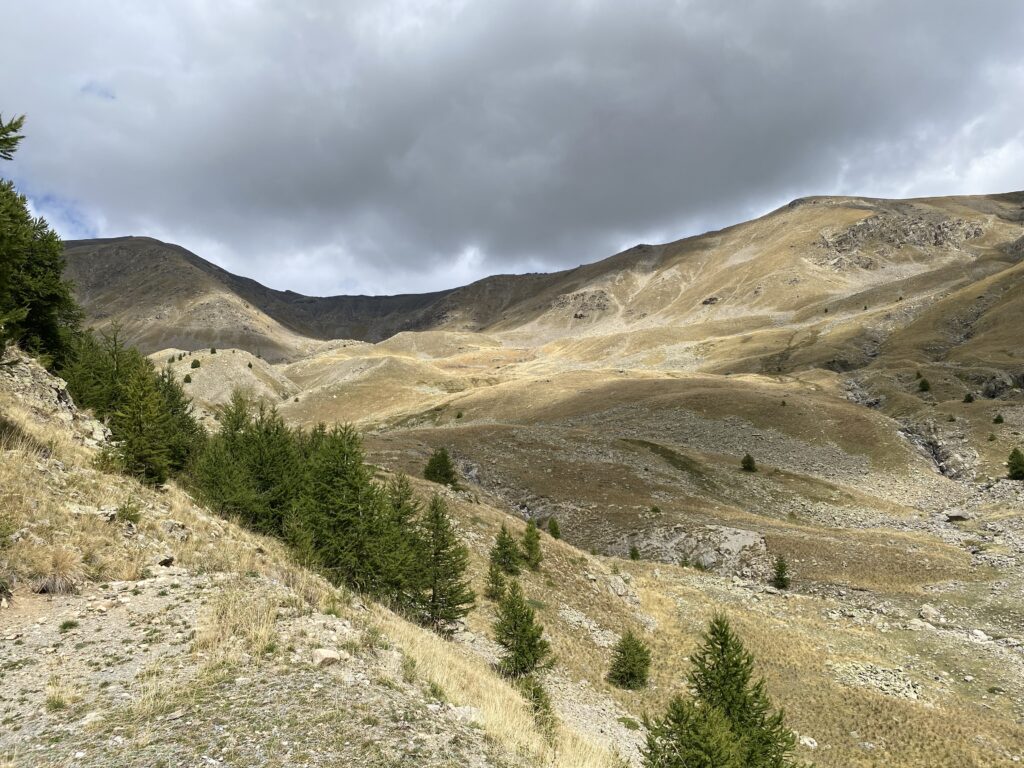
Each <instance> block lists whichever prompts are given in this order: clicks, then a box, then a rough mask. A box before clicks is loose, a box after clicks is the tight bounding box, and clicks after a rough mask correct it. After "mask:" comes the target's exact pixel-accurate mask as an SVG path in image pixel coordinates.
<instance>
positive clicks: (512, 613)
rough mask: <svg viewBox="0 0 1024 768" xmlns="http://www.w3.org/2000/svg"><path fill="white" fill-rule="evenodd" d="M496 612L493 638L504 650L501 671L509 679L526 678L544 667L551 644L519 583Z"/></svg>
mask: <svg viewBox="0 0 1024 768" xmlns="http://www.w3.org/2000/svg"><path fill="white" fill-rule="evenodd" d="M497 613H498V616H497V620H496V621H495V623H494V639H495V640H496V641H497V643H498V645H500V646H501V647H502V648H503V649H504V650H505V653H504V655H503V656H502V657H501V660H500V661H499V662H498V670H499V671H500V672H501V673H502V674H503V675H505V676H507V677H525V676H526V675H529V674H530V673H532V672H534V671H535V670H536V669H537V668H538V667H540V666H541V665H542V664H544V662H545V660H546V659H547V658H548V657H549V656H550V654H551V645H550V644H549V643H548V641H547V640H545V639H544V627H543V626H541V625H540V624H538V623H537V620H536V615H535V614H534V611H533V608H531V607H530V605H529V603H527V602H526V599H525V598H524V597H523V590H522V587H520V586H519V582H518V581H514V580H513V581H512V583H511V584H509V587H508V590H507V591H506V592H505V596H504V597H503V598H502V600H501V602H500V603H499V604H498V612H497Z"/></svg>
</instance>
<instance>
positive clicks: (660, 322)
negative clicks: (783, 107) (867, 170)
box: [66, 193, 1024, 370]
mask: <svg viewBox="0 0 1024 768" xmlns="http://www.w3.org/2000/svg"><path fill="white" fill-rule="evenodd" d="M1022 221H1024V193H1014V194H1007V195H992V196H982V197H966V198H934V199H921V200H907V201H891V200H868V199H861V198H806V199H802V200H797V201H794V202H793V203H791V204H790V205H788V206H785V207H784V208H781V209H779V210H776V211H773V212H771V213H769V214H767V215H766V216H763V217H761V218H760V219H756V220H754V221H750V222H746V223H744V224H738V225H736V226H733V227H730V228H728V229H724V230H721V231H718V232H710V233H707V234H704V235H700V236H697V237H691V238H686V239H684V240H680V241H677V242H674V243H670V244H667V245H661V246H647V245H640V246H636V247H635V248H631V249H629V250H627V251H624V252H623V253H620V254H617V255H615V256H612V257H610V258H607V259H604V260H602V261H599V262H596V263H593V264H589V265H586V266H582V267H578V268H576V269H573V270H568V271H564V272H556V273H551V274H529V275H498V276H494V277H489V278H485V279H483V280H480V281H477V282H475V283H472V284H471V285H468V286H464V287H462V288H458V289H455V290H452V291H445V292H439V293H433V294H420V295H407V296H335V297H325V298H314V297H306V296H301V295H299V294H295V293H292V292H289V291H284V292H282V291H275V290H272V289H270V288H266V287H264V286H262V285H260V284H259V283H256V282H255V281H252V280H249V279H246V278H242V277H237V276H235V275H231V274H230V273H228V272H226V271H224V270H222V269H220V268H219V267H216V266H214V265H212V264H210V263H208V262H206V261H204V260H203V259H201V258H199V257H198V256H196V255H194V254H191V253H189V252H188V251H186V250H184V249H182V248H179V247H177V246H172V245H167V244H164V243H160V242H158V241H155V240H151V239H148V238H119V239H114V240H94V241H71V242H69V243H68V244H67V249H66V250H67V261H68V274H69V276H70V277H71V278H72V279H73V280H74V281H75V283H76V285H77V286H78V294H79V297H80V300H81V301H82V303H83V304H84V306H85V307H86V310H87V312H88V314H89V320H90V322H91V323H93V324H103V323H106V322H110V321H112V320H116V321H117V322H119V323H121V324H122V325H123V326H124V327H125V330H126V332H127V333H128V336H129V338H130V339H131V340H132V341H133V342H135V343H137V344H138V345H139V346H140V347H142V348H143V349H144V350H145V351H155V350H157V349H161V348H166V347H181V348H186V349H188V348H200V347H204V346H217V345H220V346H226V345H231V346H238V347H243V348H246V349H249V350H250V351H252V352H256V351H263V352H264V355H269V356H270V357H271V358H275V357H281V358H287V359H295V358H297V357H301V356H303V354H304V353H305V352H308V351H310V350H312V349H314V348H315V347H316V345H315V344H310V342H309V340H310V339H320V340H324V339H341V338H346V339H358V340H363V341H371V342H376V341H380V340H382V339H385V338H388V337H389V336H392V335H394V334H396V333H399V332H401V331H407V330H416V331H422V330H430V329H438V330H455V331H486V332H488V333H491V334H501V335H502V336H503V337H504V338H505V339H507V340H508V341H510V342H513V343H516V344H521V345H528V346H538V345H542V344H545V343H556V344H557V345H558V346H557V347H555V348H554V351H556V352H557V353H559V354H565V355H568V356H570V357H574V358H576V359H579V360H581V362H585V361H586V360H587V359H589V358H595V357H599V358H602V359H605V358H608V356H609V355H611V356H612V357H616V356H618V355H619V354H621V347H622V345H623V334H628V335H629V345H628V346H629V347H630V351H629V354H630V355H631V356H633V357H635V356H636V355H638V354H642V353H643V351H644V350H655V354H657V351H658V350H664V349H665V348H666V347H670V346H671V347H674V348H675V349H676V351H677V352H684V350H685V351H686V352H687V354H683V355H682V357H684V358H685V357H687V356H688V355H689V356H696V357H697V358H699V359H700V360H699V361H698V365H700V367H702V368H704V369H705V370H707V369H709V365H710V369H715V368H716V367H717V368H719V369H720V368H722V367H728V368H730V369H733V370H736V369H737V368H739V369H741V370H762V369H763V370H772V369H775V370H791V369H794V368H801V367H808V366H815V365H825V364H827V365H829V366H830V367H836V366H839V367H844V368H850V367H861V366H863V365H867V364H868V363H869V362H870V358H872V357H873V356H874V355H873V350H874V349H875V348H876V347H877V346H878V341H879V337H880V336H881V337H884V338H887V337H888V336H889V335H890V334H891V333H892V332H893V331H894V330H897V329H902V328H904V327H905V326H908V325H911V324H912V321H913V319H914V317H916V315H917V314H919V313H920V312H922V311H925V310H927V309H928V308H930V307H932V306H933V305H935V304H936V303H937V302H938V301H940V300H943V299H948V298H949V295H950V294H951V293H953V292H955V291H958V290H962V289H965V288H967V286H970V285H972V284H974V283H976V282H978V283H980V282H981V281H986V280H990V279H992V280H995V282H996V283H997V284H998V285H999V286H1000V288H999V293H1000V295H1001V296H1004V297H1006V298H1007V301H1008V302H1010V305H1009V306H1007V304H1006V302H1003V303H1001V304H999V305H998V306H997V305H996V304H992V306H982V307H980V308H977V309H975V310H974V311H975V312H976V314H977V317H973V318H972V319H971V321H970V322H971V324H972V326H973V325H977V326H978V327H979V328H985V327H986V325H987V321H986V316H987V315H988V313H990V312H993V313H999V314H1003V315H1007V314H1012V313H1013V312H1014V311H1015V310H1016V309H1017V308H1018V304H1017V302H1019V301H1021V299H1020V298H1019V296H1020V295H1021V291H1020V290H1015V289H1016V288H1017V287H1019V285H1020V279H1021V278H1020V273H1019V272H1016V271H1013V270H1012V267H1013V266H1014V265H1015V264H1017V263H1019V262H1020V261H1021V260H1022V259H1024V247H1022V245H1021V237H1022V236H1024V229H1022V226H1021V222H1022ZM1004 272H1005V273H1006V274H1002V273H1004ZM968 293H969V291H968ZM964 295H965V296H967V294H964ZM934 312H938V313H941V314H948V309H947V308H942V309H936V310H934ZM826 315H827V316H826ZM922 322H924V323H926V324H929V321H928V320H927V319H925V320H923V321H922ZM934 325H935V324H934V323H930V326H934ZM745 335H750V338H746V336H745ZM903 335H904V336H909V337H910V338H911V340H912V341H911V343H915V342H914V341H913V339H915V338H916V336H915V330H914V329H913V328H910V329H909V330H908V331H907V333H905V334H903ZM751 338H753V339H754V341H755V343H753V344H750V343H749V342H750V341H751ZM920 341H921V342H922V343H924V341H925V340H924V339H921V340H920ZM738 343H742V344H743V345H744V347H743V349H739V348H737V344H738ZM977 347H979V345H978V344H977V343H975V344H974V345H971V348H977ZM895 348H900V349H901V351H902V348H901V347H900V345H898V344H897V345H895V346H894V349H895ZM977 352H978V354H979V356H981V357H983V356H984V354H987V350H983V349H980V348H979V349H978V350H977ZM677 357H678V355H677ZM665 365H668V366H669V367H675V365H676V364H675V362H674V361H673V360H672V359H666V360H665Z"/></svg>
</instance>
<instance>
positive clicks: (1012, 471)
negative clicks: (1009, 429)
mask: <svg viewBox="0 0 1024 768" xmlns="http://www.w3.org/2000/svg"><path fill="white" fill-rule="evenodd" d="M1006 468H1007V473H1006V476H1007V477H1008V478H1010V479H1011V480H1024V453H1021V450H1020V448H1014V449H1013V450H1012V451H1010V458H1009V459H1007V461H1006Z"/></svg>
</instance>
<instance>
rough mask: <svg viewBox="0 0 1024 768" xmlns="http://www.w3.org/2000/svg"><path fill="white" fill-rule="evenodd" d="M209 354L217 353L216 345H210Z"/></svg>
mask: <svg viewBox="0 0 1024 768" xmlns="http://www.w3.org/2000/svg"><path fill="white" fill-rule="evenodd" d="M210 354H211V355H216V354H217V348H216V347H210Z"/></svg>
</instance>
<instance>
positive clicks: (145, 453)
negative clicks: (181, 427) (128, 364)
mask: <svg viewBox="0 0 1024 768" xmlns="http://www.w3.org/2000/svg"><path fill="white" fill-rule="evenodd" d="M111 431H112V432H113V433H114V434H115V435H116V437H117V442H118V445H117V454H118V456H119V457H120V459H121V462H122V464H123V465H124V468H125V471H126V472H128V473H129V474H131V475H135V476H136V477H138V478H139V479H141V480H144V481H146V482H151V483H163V482H165V481H166V480H167V476H168V474H169V473H170V471H171V447H170V445H169V442H170V441H169V438H170V436H171V433H172V425H171V417H170V415H169V414H168V413H167V411H166V409H165V404H164V402H163V399H162V398H161V396H160V391H159V389H157V385H156V383H155V380H154V379H153V378H152V377H149V376H146V375H145V374H144V373H142V372H138V373H136V374H135V375H133V376H132V377H131V378H130V379H129V380H128V382H127V383H126V385H125V388H124V395H123V400H122V402H121V403H119V407H118V410H117V411H115V412H114V414H113V416H112V419H111Z"/></svg>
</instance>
